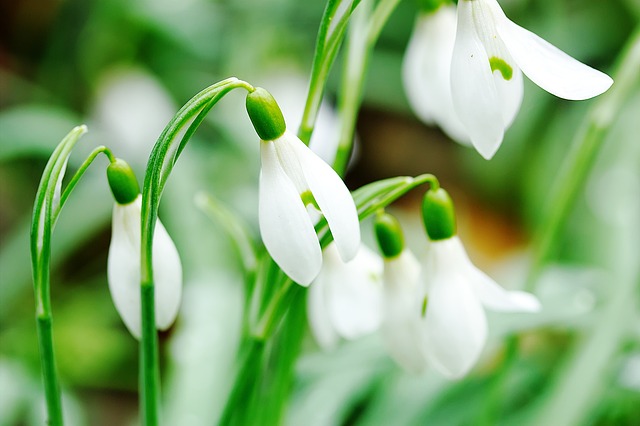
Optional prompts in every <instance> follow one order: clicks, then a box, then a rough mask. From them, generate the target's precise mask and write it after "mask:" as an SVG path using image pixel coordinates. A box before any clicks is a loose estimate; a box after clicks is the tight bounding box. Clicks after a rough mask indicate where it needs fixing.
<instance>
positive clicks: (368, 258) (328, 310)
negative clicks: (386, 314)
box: [307, 243, 382, 350]
mask: <svg viewBox="0 0 640 426" xmlns="http://www.w3.org/2000/svg"><path fill="white" fill-rule="evenodd" d="M307 312H308V316H309V324H310V325H311V331H312V332H313V335H314V336H315V338H316V341H317V342H318V344H319V345H320V347H322V348H323V349H325V350H328V349H332V348H334V347H335V346H336V345H337V343H338V342H339V340H340V338H344V339H347V340H353V339H357V338H359V337H362V336H365V335H367V334H369V333H372V332H374V331H376V330H377V329H378V327H379V326H380V322H381V321H382V259H381V258H380V256H378V255H377V254H375V253H374V252H372V251H371V250H370V249H368V248H367V247H366V246H364V245H362V246H360V250H358V254H357V255H356V257H354V258H353V260H351V261H349V262H343V261H342V260H341V259H340V256H339V255H338V250H337V249H336V246H335V244H334V243H331V244H330V245H329V246H327V248H325V249H324V263H323V264H322V269H321V270H320V273H319V274H318V276H317V278H316V279H315V280H314V281H313V283H312V284H311V288H310V289H309V294H308V297H307Z"/></svg>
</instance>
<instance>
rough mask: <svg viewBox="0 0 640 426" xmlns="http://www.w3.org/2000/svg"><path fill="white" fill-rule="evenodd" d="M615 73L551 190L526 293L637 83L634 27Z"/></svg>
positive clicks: (639, 37) (639, 42)
mask: <svg viewBox="0 0 640 426" xmlns="http://www.w3.org/2000/svg"><path fill="white" fill-rule="evenodd" d="M615 69H616V71H615V72H614V77H615V84H614V85H613V86H612V87H611V89H609V91H608V92H607V93H605V94H603V95H602V96H601V97H600V98H599V99H598V100H597V101H596V103H595V104H594V105H593V107H592V108H591V110H590V111H589V114H588V115H587V118H586V121H585V122H584V123H583V125H582V126H581V128H580V131H579V132H578V134H577V137H576V139H575V140H574V142H573V146H572V148H571V151H570V152H569V154H568V157H567V159H566V161H565V162H564V165H563V167H562V169H561V170H560V172H559V174H558V178H557V179H556V180H555V181H556V182H558V185H557V186H556V187H555V188H554V189H553V191H552V193H551V195H550V197H549V204H548V205H549V206H551V207H552V209H551V211H550V212H549V213H548V214H547V216H546V217H545V218H544V219H543V222H542V223H541V224H540V226H539V229H540V231H539V232H538V234H537V235H538V237H537V240H536V241H535V242H534V259H533V264H532V266H531V270H530V272H529V276H528V279H527V284H526V289H527V290H531V289H532V288H533V286H534V285H535V282H536V280H537V279H538V276H539V274H540V272H541V270H542V267H543V266H544V264H545V262H546V261H547V260H548V259H549V258H550V257H551V256H552V255H553V253H552V252H553V248H554V243H555V241H556V240H557V238H558V235H559V233H560V231H561V229H562V227H563V225H564V224H565V223H566V221H567V217H568V216H569V214H570V213H571V211H572V207H573V205H574V202H575V200H576V197H577V196H578V194H579V192H580V190H581V189H582V188H583V186H584V182H585V180H586V177H587V176H588V174H589V171H590V170H591V167H592V165H593V163H594V160H595V158H596V156H597V155H598V153H599V152H600V148H601V147H602V143H603V142H604V140H605V136H606V135H607V132H608V131H609V128H610V127H611V125H612V124H613V121H614V119H615V117H616V116H617V112H618V110H619V109H620V107H621V106H622V104H623V103H624V102H625V100H626V99H627V97H628V95H629V94H630V93H632V92H633V90H632V88H633V87H634V85H636V84H638V81H639V80H640V75H639V74H638V69H640V27H636V29H635V30H634V32H633V34H632V35H631V37H630V38H629V41H628V42H627V45H626V47H625V48H624V49H623V51H622V53H621V54H620V56H619V59H618V63H617V65H616V67H615Z"/></svg>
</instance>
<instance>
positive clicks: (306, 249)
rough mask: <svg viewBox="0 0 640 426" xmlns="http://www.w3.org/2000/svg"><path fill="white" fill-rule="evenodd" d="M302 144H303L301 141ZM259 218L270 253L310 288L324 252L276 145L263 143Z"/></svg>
mask: <svg viewBox="0 0 640 426" xmlns="http://www.w3.org/2000/svg"><path fill="white" fill-rule="evenodd" d="M301 143H302V142H301ZM260 154H261V157H262V169H261V170H260V191H259V202H258V204H259V207H258V216H259V222H260V234H261V236H262V240H263V242H264V245H265V246H266V248H267V250H268V251H269V253H270V254H271V256H272V257H273V259H274V260H275V262H276V263H277V264H278V266H280V267H281V268H282V270H283V271H284V272H285V273H286V274H287V275H288V276H290V277H291V278H292V279H293V280H294V281H295V282H297V283H298V284H300V285H304V286H307V285H309V283H311V281H313V279H314V278H315V277H316V275H318V272H319V271H320V266H321V265H322V252H321V250H320V243H319V242H318V238H317V236H316V233H315V230H314V229H313V224H312V223H311V219H310V218H309V215H308V214H307V211H306V209H305V207H304V205H303V203H302V200H301V199H300V194H299V193H298V191H297V190H296V188H295V187H294V185H293V183H292V182H291V180H289V178H288V176H287V175H286V174H285V172H284V170H283V168H282V166H281V165H280V163H279V160H278V156H277V153H276V151H275V147H274V143H273V142H264V141H262V142H260Z"/></svg>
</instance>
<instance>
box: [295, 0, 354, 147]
mask: <svg viewBox="0 0 640 426" xmlns="http://www.w3.org/2000/svg"><path fill="white" fill-rule="evenodd" d="M344 1H349V0H330V1H329V2H328V3H327V7H326V8H325V11H324V14H323V16H322V21H321V23H320V29H319V31H318V38H317V40H316V49H315V54H314V57H313V65H312V67H311V81H310V82H309V91H308V92H307V101H306V103H305V106H304V111H303V113H302V120H301V122H300V128H299V129H298V137H299V138H300V140H302V141H303V142H304V143H305V144H307V145H308V144H309V141H310V140H311V135H312V134H313V129H314V128H315V125H316V119H317V117H318V111H319V110H320V104H321V102H322V96H323V95H324V88H325V85H326V83H327V77H328V76H329V71H330V70H331V66H332V65H333V62H334V61H335V59H336V55H337V54H338V50H339V49H340V45H341V43H342V40H343V38H344V33H345V30H346V27H347V23H348V21H349V17H350V16H351V12H352V11H353V10H354V9H355V8H356V6H357V5H358V3H360V1H359V0H355V1H354V2H353V4H352V5H351V8H350V10H349V11H348V12H347V13H345V14H344V15H343V16H341V17H339V19H338V22H336V23H335V24H334V25H333V27H332V26H331V23H332V21H334V18H335V15H336V12H337V10H338V8H339V6H340V4H341V3H342V2H344ZM330 29H331V31H329V30H330Z"/></svg>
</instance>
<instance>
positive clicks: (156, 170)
mask: <svg viewBox="0 0 640 426" xmlns="http://www.w3.org/2000/svg"><path fill="white" fill-rule="evenodd" d="M236 88H243V89H245V90H247V91H249V92H251V91H253V90H254V88H253V86H252V85H250V84H249V83H247V82H245V81H242V80H238V79H237V78H234V77H232V78H229V79H226V80H223V81H220V82H218V83H216V84H214V85H212V86H210V87H208V88H206V89H204V90H203V91H201V92H200V93H198V94H197V95H195V96H194V97H193V98H191V99H190V100H189V101H188V102H187V103H186V104H185V105H184V106H183V107H182V108H181V109H180V111H178V113H177V114H176V115H175V117H174V118H173V119H172V120H171V121H170V122H169V124H167V126H166V127H165V129H164V131H163V132H162V134H161V135H160V137H159V138H158V141H157V142H156V144H155V146H154V147H153V150H152V152H151V155H150V157H149V162H148V164H147V170H146V173H145V179H144V186H143V189H142V209H141V210H142V211H141V253H140V265H141V267H140V299H141V300H140V303H141V315H142V318H141V320H142V340H141V344H140V387H141V398H140V405H141V407H140V411H141V413H142V419H143V424H145V425H147V426H156V425H157V424H158V407H159V401H160V369H159V357H158V335H157V332H156V327H155V286H154V281H153V262H152V256H153V254H152V253H153V233H154V230H155V225H156V220H157V217H158V207H159V205H160V198H161V197H162V192H163V190H164V186H165V184H166V182H167V180H168V178H169V175H170V174H171V171H172V169H173V166H174V165H175V163H176V161H177V160H178V157H179V156H180V154H181V153H182V150H183V149H184V148H185V146H186V144H187V142H188V141H189V139H190V138H191V136H193V134H194V133H195V131H196V129H197V128H198V126H199V125H200V123H201V122H202V120H204V117H205V116H206V114H207V113H208V112H209V110H210V109H211V108H212V107H213V106H214V105H215V104H216V103H217V102H218V101H219V100H220V99H222V98H223V97H224V95H226V94H227V93H228V92H230V91H231V90H233V89H236ZM183 132H184V133H183ZM181 135H182V136H181Z"/></svg>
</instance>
